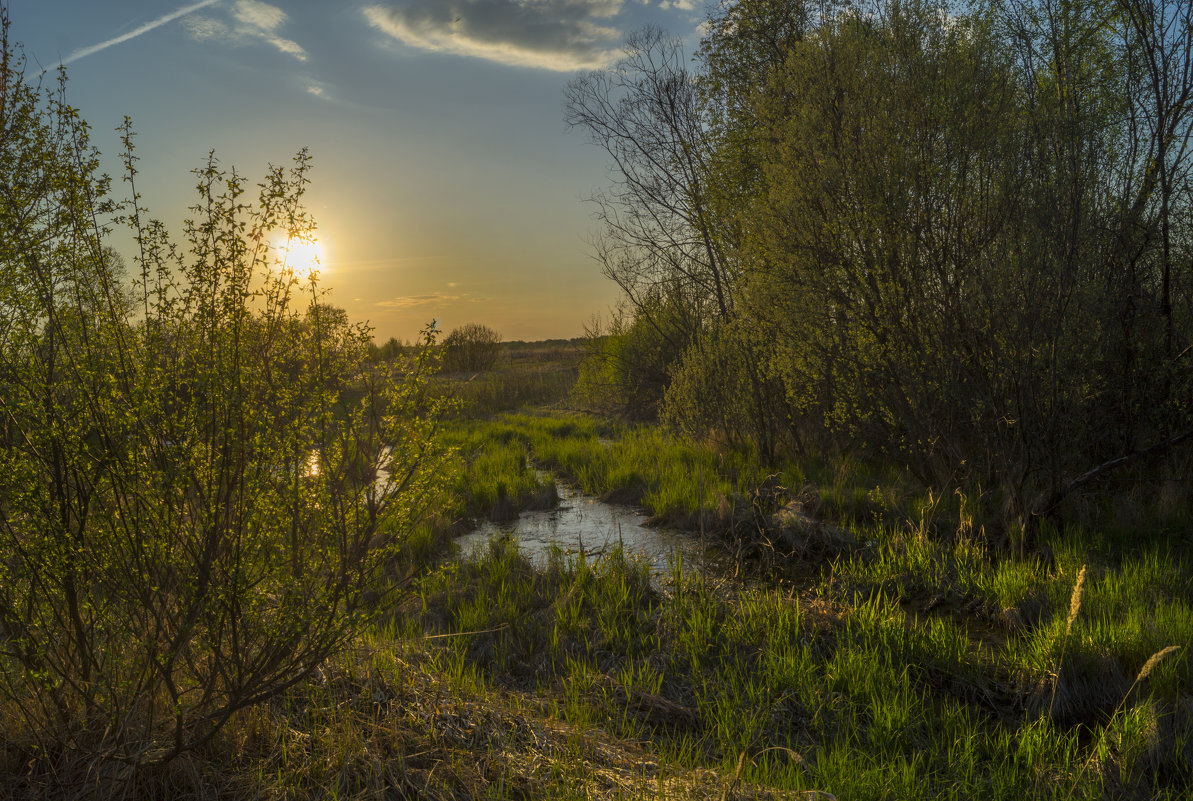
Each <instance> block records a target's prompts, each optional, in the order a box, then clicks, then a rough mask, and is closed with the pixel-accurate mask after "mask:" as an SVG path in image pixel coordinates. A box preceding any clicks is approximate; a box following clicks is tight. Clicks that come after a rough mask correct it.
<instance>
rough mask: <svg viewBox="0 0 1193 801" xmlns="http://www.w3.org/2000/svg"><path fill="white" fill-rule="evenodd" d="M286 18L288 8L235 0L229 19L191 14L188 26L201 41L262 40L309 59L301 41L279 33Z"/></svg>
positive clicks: (258, 0) (238, 41) (235, 41)
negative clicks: (227, 20)
mask: <svg viewBox="0 0 1193 801" xmlns="http://www.w3.org/2000/svg"><path fill="white" fill-rule="evenodd" d="M213 1H214V0H213ZM286 19H287V16H286V12H285V11H282V10H281V9H280V8H278V7H277V6H272V5H270V4H269V3H263V2H261V0H236V3H235V4H234V5H233V6H232V17H231V20H230V21H229V22H224V21H221V20H218V19H214V18H212V17H192V18H191V19H188V20H187V21H186V27H187V30H189V31H190V34H191V36H192V37H194V38H195V39H197V40H199V41H203V40H206V39H220V40H223V41H229V42H233V43H236V44H245V43H248V42H252V41H261V42H266V43H267V44H269V45H272V46H273V47H274V48H275V49H277V50H279V51H281V52H282V53H285V54H287V55H290V56H294V57H295V58H296V59H298V60H299V61H306V60H307V51H306V50H304V49H303V47H302V45H300V44H299V43H298V42H295V41H294V40H292V39H286V38H285V37H283V36H280V35H279V34H278V29H280V28H281V27H282V26H283V25H285V24H286Z"/></svg>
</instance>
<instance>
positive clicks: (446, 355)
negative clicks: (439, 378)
mask: <svg viewBox="0 0 1193 801" xmlns="http://www.w3.org/2000/svg"><path fill="white" fill-rule="evenodd" d="M500 353H501V334H498V333H497V332H496V331H494V330H493V329H492V328H489V327H488V326H485V325H481V324H480V323H468V324H467V325H462V326H460V327H459V328H456V329H453V330H452V332H451V333H450V334H448V335H447V336H446V337H444V339H443V369H444V370H446V371H448V372H452V373H459V372H464V371H470V372H481V371H482V370H488V369H489V368H491V367H492V366H493V365H494V364H495V363H496V361H497V356H498V355H499V354H500Z"/></svg>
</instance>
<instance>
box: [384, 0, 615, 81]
mask: <svg viewBox="0 0 1193 801" xmlns="http://www.w3.org/2000/svg"><path fill="white" fill-rule="evenodd" d="M623 5H624V0H534V2H527V0H400V2H389V3H386V4H383V5H372V6H369V7H367V8H365V10H364V14H365V17H366V18H367V19H368V21H369V24H370V25H372V26H373V27H374V28H376V29H377V30H379V31H382V32H383V33H385V34H387V35H389V36H391V37H393V38H394V39H397V40H398V41H400V42H402V43H403V44H406V45H409V46H411V47H416V48H419V49H421V50H429V51H433V52H438V53H452V54H455V55H462V56H474V57H476V58H483V59H487V60H489V61H495V62H498V63H500V64H508V65H512V66H519V67H533V68H537V69H547V70H555V71H559V72H572V71H575V70H582V69H592V68H597V67H602V66H605V65H607V64H609V63H610V62H611V61H613V60H614V59H615V58H616V57H617V45H618V43H619V42H620V40H621V39H622V37H623V31H622V30H621V29H619V28H618V27H617V26H616V25H614V24H611V23H613V22H614V21H615V20H614V18H615V17H617V16H618V14H619V13H620V12H621V10H622V6H623Z"/></svg>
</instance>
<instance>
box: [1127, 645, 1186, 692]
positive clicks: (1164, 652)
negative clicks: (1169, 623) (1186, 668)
mask: <svg viewBox="0 0 1193 801" xmlns="http://www.w3.org/2000/svg"><path fill="white" fill-rule="evenodd" d="M1180 649H1181V648H1180V646H1179V645H1169V646H1168V647H1167V648H1161V649H1160V650H1159V651H1156V652H1155V653H1154V654H1152V656H1151V659H1149V660H1147V661H1146V662H1144V663H1143V667H1141V668H1140V669H1139V675H1138V676H1136V677H1135V683H1136V684H1138V683H1139V682H1141V681H1143V680H1144V679H1146V678H1147V677H1148V675H1149V674H1150V673H1151V672H1152V671H1153V670H1155V669H1156V665H1158V664H1160V663H1161V662H1162V661H1164V659H1165V658H1167V657H1168V655H1169V654H1173V653H1176V652H1177V651H1179V650H1180Z"/></svg>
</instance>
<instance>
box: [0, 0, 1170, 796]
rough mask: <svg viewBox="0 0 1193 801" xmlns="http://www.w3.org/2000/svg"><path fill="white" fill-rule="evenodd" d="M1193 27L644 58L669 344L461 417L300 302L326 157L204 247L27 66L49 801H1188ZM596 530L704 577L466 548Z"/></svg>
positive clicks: (16, 196)
mask: <svg viewBox="0 0 1193 801" xmlns="http://www.w3.org/2000/svg"><path fill="white" fill-rule="evenodd" d="M1182 8H1183V7H1182V6H1179V5H1173V4H1152V5H1149V4H1148V3H1147V2H1146V0H1121V2H1117V3H1106V4H1076V3H1067V2H1064V1H1063V0H1041V1H1040V2H1038V3H1009V4H1005V5H1004V4H993V5H989V6H982V7H980V8H976V7H975V8H974V9H970V10H968V11H967V10H965V9H959V8H954V7H952V6H950V7H949V9H948V10H947V12H946V10H945V9H944V8H943V7H937V6H933V5H928V4H923V3H878V4H876V5H873V6H872V7H867V8H866V9H865V10H863V11H857V10H855V9H854V8H853V7H852V6H844V5H842V6H836V5H834V4H832V3H817V4H806V5H805V4H802V3H799V2H793V0H738V2H726V3H724V4H723V5H722V6H721V7H720V8H719V9H718V10H716V11H714V13H713V15H712V18H711V20H710V23H709V26H708V34H707V38H706V40H705V43H704V46H703V48H702V50H701V52H700V55H699V58H698V60H697V61H696V62H695V67H694V68H693V67H690V66H689V65H688V64H687V63H686V62H685V61H684V60H683V59H682V58H680V56H679V51H678V50H677V49H676V48H675V47H674V45H673V44H672V43H670V42H669V41H668V40H667V38H666V37H664V36H662V35H660V34H657V33H654V32H647V33H644V34H642V35H641V36H639V37H637V38H635V39H633V40H632V41H631V42H630V44H629V49H628V56H627V59H628V60H627V61H626V62H625V63H624V64H623V65H621V67H622V69H619V70H616V71H610V72H598V73H593V74H591V75H588V76H585V77H582V78H580V79H578V80H577V81H576V82H574V83H573V84H572V85H571V88H570V90H569V116H570V120H571V122H572V123H573V124H575V125H578V126H580V127H583V128H586V129H587V130H589V132H590V133H592V134H593V136H594V138H595V139H596V140H597V142H598V144H601V145H602V146H605V147H606V148H608V149H609V150H610V152H611V153H613V154H614V155H615V157H617V159H618V165H619V169H621V170H623V172H621V173H620V175H621V178H624V179H625V180H624V181H622V182H620V183H619V184H617V185H616V186H615V187H614V188H613V189H612V190H611V192H610V194H609V195H607V196H606V197H605V199H604V202H603V204H602V206H601V209H602V215H603V219H604V221H605V222H606V223H608V225H609V228H608V230H607V231H606V238H605V240H604V244H603V246H602V249H601V257H602V259H603V264H604V267H605V269H606V271H607V273H608V274H609V275H610V277H612V278H614V279H615V280H617V281H618V282H619V283H620V284H621V286H622V287H623V289H625V290H626V306H625V308H624V310H623V311H622V313H620V314H619V315H617V316H615V318H614V320H613V322H612V323H610V325H609V327H608V329H607V330H605V331H604V332H603V333H602V332H594V333H595V334H599V335H596V336H594V337H592V338H591V339H590V340H589V341H588V342H586V343H584V342H575V341H555V342H547V343H499V342H496V341H495V339H494V336H489V334H493V333H494V332H492V331H491V329H485V331H477V333H481V334H485V336H484V337H482V342H481V344H482V346H483V347H482V348H481V350H482V351H483V355H484V358H483V359H478V360H477V361H476V362H465V360H462V359H461V360H455V361H453V360H452V359H449V360H448V361H449V364H447V365H446V368H447V369H444V365H443V364H442V361H443V357H444V355H445V354H446V353H449V352H450V351H448V350H447V349H445V348H442V347H438V346H436V345H435V342H434V339H435V337H434V332H431V331H429V332H428V335H427V337H426V338H425V340H424V341H422V342H420V343H417V344H416V345H413V346H409V345H404V344H402V343H398V342H397V341H396V340H391V341H390V342H388V343H385V344H383V345H378V344H375V343H372V342H371V337H370V332H369V331H368V329H367V328H366V327H363V326H360V325H356V324H353V323H352V322H351V321H349V320H348V319H347V317H346V316H345V315H344V314H343V313H342V312H341V311H339V310H337V309H335V308H334V307H331V306H329V305H327V304H326V303H325V299H324V297H323V296H322V295H321V294H320V292H319V289H318V286H317V283H316V282H315V280H313V279H308V280H306V281H305V282H302V281H298V280H296V277H295V276H294V275H293V274H292V272H290V271H287V270H286V269H285V266H284V265H278V264H277V260H276V259H275V258H273V255H272V254H271V252H270V246H269V245H268V242H269V241H270V238H269V237H268V236H266V235H265V234H266V233H267V232H268V231H270V230H272V229H281V230H284V231H287V232H289V233H291V234H297V235H301V236H309V235H310V231H311V230H312V226H313V221H312V220H310V219H309V218H308V217H307V215H306V214H305V212H304V211H303V209H302V205H301V199H302V196H303V192H304V188H305V186H306V183H307V180H308V176H309V161H308V159H307V157H306V154H305V153H302V154H299V156H298V158H297V159H296V160H295V162H294V165H293V167H292V168H291V169H288V170H287V169H270V170H269V171H268V173H267V174H266V177H265V178H264V179H263V180H262V182H261V184H260V186H259V191H258V192H257V193H256V197H255V198H251V197H250V196H249V193H248V191H247V185H246V184H245V182H244V180H243V179H242V178H241V177H240V176H239V175H238V174H237V173H235V172H234V171H231V170H226V169H224V168H222V167H221V166H220V165H219V164H218V162H216V161H215V160H214V158H213V159H211V160H210V161H209V162H208V163H207V164H205V165H203V166H202V167H201V168H200V169H199V170H197V171H196V178H197V179H198V185H199V197H198V200H197V203H196V206H195V207H194V209H193V210H192V212H193V214H192V219H191V221H190V222H189V223H188V224H187V229H186V231H185V235H186V236H185V238H186V245H185V246H181V247H180V246H175V245H174V244H173V243H172V240H171V239H169V237H168V236H167V235H166V233H165V231H164V229H163V227H162V226H161V225H160V224H158V223H155V222H151V221H150V218H149V215H148V212H147V211H146V210H145V209H144V207H143V205H142V201H141V199H140V198H139V196H137V195H136V193H135V178H136V160H135V157H134V151H133V149H132V134H131V128H130V127H129V126H125V128H124V129H123V131H122V134H123V136H124V143H125V153H124V167H125V172H126V180H127V182H128V187H129V191H130V198H129V199H128V200H124V201H121V200H118V199H117V198H115V196H114V191H113V188H112V186H111V185H110V182H109V181H108V180H107V179H106V178H104V177H102V176H100V175H99V173H98V163H99V162H98V158H99V157H98V153H96V152H95V151H94V149H93V148H92V147H91V145H90V143H89V132H88V129H87V127H86V125H85V124H84V123H83V122H82V121H81V120H79V118H78V115H77V113H75V112H74V111H73V110H72V109H70V108H69V107H68V106H66V105H65V103H64V99H63V91H64V90H63V89H62V84H59V85H58V88H57V90H52V91H50V92H39V91H37V90H35V89H33V88H31V87H30V86H29V84H28V83H27V80H26V77H25V76H24V75H23V74H22V69H21V63H20V59H19V53H18V51H17V50H16V49H15V48H11V47H9V46H8V44H7V41H5V43H4V47H3V52H4V54H5V60H4V64H3V68H2V69H0V74H2V78H3V81H2V83H0V109H2V111H3V114H2V116H0V122H2V126H0V176H2V178H3V180H2V181H0V263H2V266H3V270H2V271H0V377H2V381H0V410H2V411H3V421H2V422H0V440H2V441H3V445H4V448H3V451H2V456H0V458H2V459H3V464H2V467H3V469H0V732H3V737H2V738H0V796H3V797H5V798H9V797H11V798H30V799H34V798H36V799H48V798H55V799H57V798H88V797H97V798H110V797H126V798H171V799H175V798H195V799H201V798H202V799H205V798H215V797H229V798H311V799H315V798H320V799H321V798H328V797H343V798H362V799H363V798H430V799H445V800H446V799H453V800H454V799H471V798H520V799H556V798H563V799H568V798H577V799H579V798H608V799H613V798H660V799H661V798H682V799H696V798H719V799H722V800H723V801H727V800H728V799H745V798H754V799H779V798H792V797H797V798H805V799H809V801H810V799H812V798H830V797H831V798H838V799H851V800H852V799H887V798H925V799H970V798H991V799H1015V801H1018V800H1019V799H1022V798H1050V799H1078V798H1080V799H1103V798H1158V799H1182V798H1186V797H1188V795H1189V792H1190V788H1191V787H1193V662H1191V661H1190V656H1189V654H1188V651H1187V648H1186V647H1185V646H1186V645H1187V644H1188V643H1189V642H1190V641H1191V640H1193V608H1191V606H1190V600H1189V599H1190V598H1193V539H1191V537H1190V532H1191V531H1193V507H1191V505H1190V502H1189V486H1188V475H1189V471H1188V465H1189V458H1190V454H1189V451H1188V447H1189V442H1188V432H1189V430H1190V429H1189V426H1190V418H1189V415H1190V414H1191V413H1193V412H1191V409H1193V406H1190V396H1189V392H1190V383H1189V380H1190V379H1189V376H1190V375H1191V374H1193V373H1190V372H1189V370H1188V368H1187V364H1188V360H1189V358H1190V356H1189V355H1188V354H1189V350H1188V348H1189V342H1190V339H1191V331H1190V325H1191V324H1193V318H1191V317H1190V314H1191V313H1193V310H1191V307H1190V284H1189V280H1190V274H1189V272H1188V264H1189V263H1190V259H1189V256H1190V253H1189V247H1188V241H1187V229H1188V223H1189V220H1190V218H1189V212H1190V206H1189V203H1188V198H1189V193H1188V185H1187V184H1188V173H1187V160H1186V156H1185V146H1186V144H1187V140H1188V132H1189V126H1188V124H1187V119H1188V118H1187V114H1188V109H1189V108H1193V106H1189V105H1188V104H1186V103H1185V100H1187V97H1186V95H1187V94H1188V93H1189V91H1193V89H1189V90H1188V91H1186V89H1188V87H1185V84H1183V83H1181V76H1182V75H1183V76H1185V77H1186V78H1187V76H1188V72H1187V71H1186V72H1182V67H1181V65H1182V64H1186V63H1188V62H1187V60H1186V61H1182V60H1181V59H1187V56H1188V48H1187V47H1185V45H1182V42H1183V41H1185V40H1182V39H1180V37H1179V36H1177V35H1176V32H1179V31H1180V30H1184V31H1187V30H1188V28H1187V23H1188V19H1186V18H1185V17H1183V16H1181V13H1182V12H1181V9H1182ZM1174 14H1175V15H1176V16H1175V17H1174V16H1172V15H1174ZM1170 23H1171V24H1170ZM1181 25H1185V26H1186V27H1185V28H1181V27H1180V26H1181ZM5 30H6V31H7V27H5ZM1182 48H1184V49H1182ZM1170 72H1171V75H1169V73H1170ZM1165 76H1168V77H1165ZM1169 79H1172V80H1169ZM1182 87H1184V88H1182ZM656 157H657V158H656ZM118 225H127V226H130V228H131V230H132V232H133V234H134V240H135V242H136V245H137V247H136V249H135V252H134V253H132V254H130V255H129V258H128V259H127V263H126V262H125V260H124V259H122V258H120V257H119V256H118V255H117V254H116V253H115V252H114V251H113V250H112V249H111V248H110V247H108V242H109V241H110V236H111V231H112V228H113V227H114V226H118ZM481 328H483V326H481ZM453 359H454V357H453ZM581 408H582V409H584V411H578V409H581ZM557 482H566V483H568V484H570V485H573V486H574V487H576V488H577V489H579V490H580V491H582V492H584V493H586V494H588V495H591V496H600V497H603V498H605V499H606V500H607V501H610V502H614V503H622V504H631V505H634V506H637V507H640V508H641V509H642V511H643V512H644V515H646V516H648V517H649V518H651V521H652V522H653V523H654V524H657V525H665V526H670V527H674V528H678V529H682V530H684V531H685V532H686V534H687V536H689V537H690V538H691V539H692V540H693V542H696V543H698V544H699V545H700V546H701V547H702V548H705V549H707V553H708V558H707V559H684V558H680V557H677V558H676V560H675V561H674V563H673V564H672V567H671V570H670V572H669V573H667V574H665V575H660V574H658V573H657V572H655V573H652V572H651V570H650V569H649V567H648V566H647V565H646V564H645V563H644V562H642V561H640V560H638V559H635V558H634V557H633V556H632V555H631V554H628V553H626V552H623V551H621V550H615V551H613V552H611V553H606V554H604V555H602V556H601V557H599V558H591V557H589V556H586V555H584V554H583V553H580V554H567V553H563V552H557V553H555V554H553V555H552V556H551V557H550V558H549V559H548V560H547V563H546V565H545V566H543V567H535V566H534V564H533V563H532V562H531V561H530V560H529V559H528V558H527V557H526V556H525V555H523V554H521V553H519V551H518V548H517V541H516V535H511V536H503V537H498V538H496V539H495V540H494V541H492V542H491V543H490V544H489V546H488V548H487V549H485V550H484V551H483V552H481V553H479V554H476V555H473V556H470V557H467V558H465V557H462V556H460V555H459V554H458V553H457V552H455V551H454V550H453V546H452V539H453V537H454V536H455V535H458V534H462V533H464V532H466V531H468V530H470V529H471V528H472V527H474V526H475V525H476V524H478V523H480V522H481V521H484V520H490V521H494V522H501V523H510V522H513V521H516V519H517V517H518V515H519V514H520V513H522V512H524V511H529V510H540V509H548V508H551V507H552V506H553V505H554V504H556V503H557V502H558V495H557V491H556V484H557Z"/></svg>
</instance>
